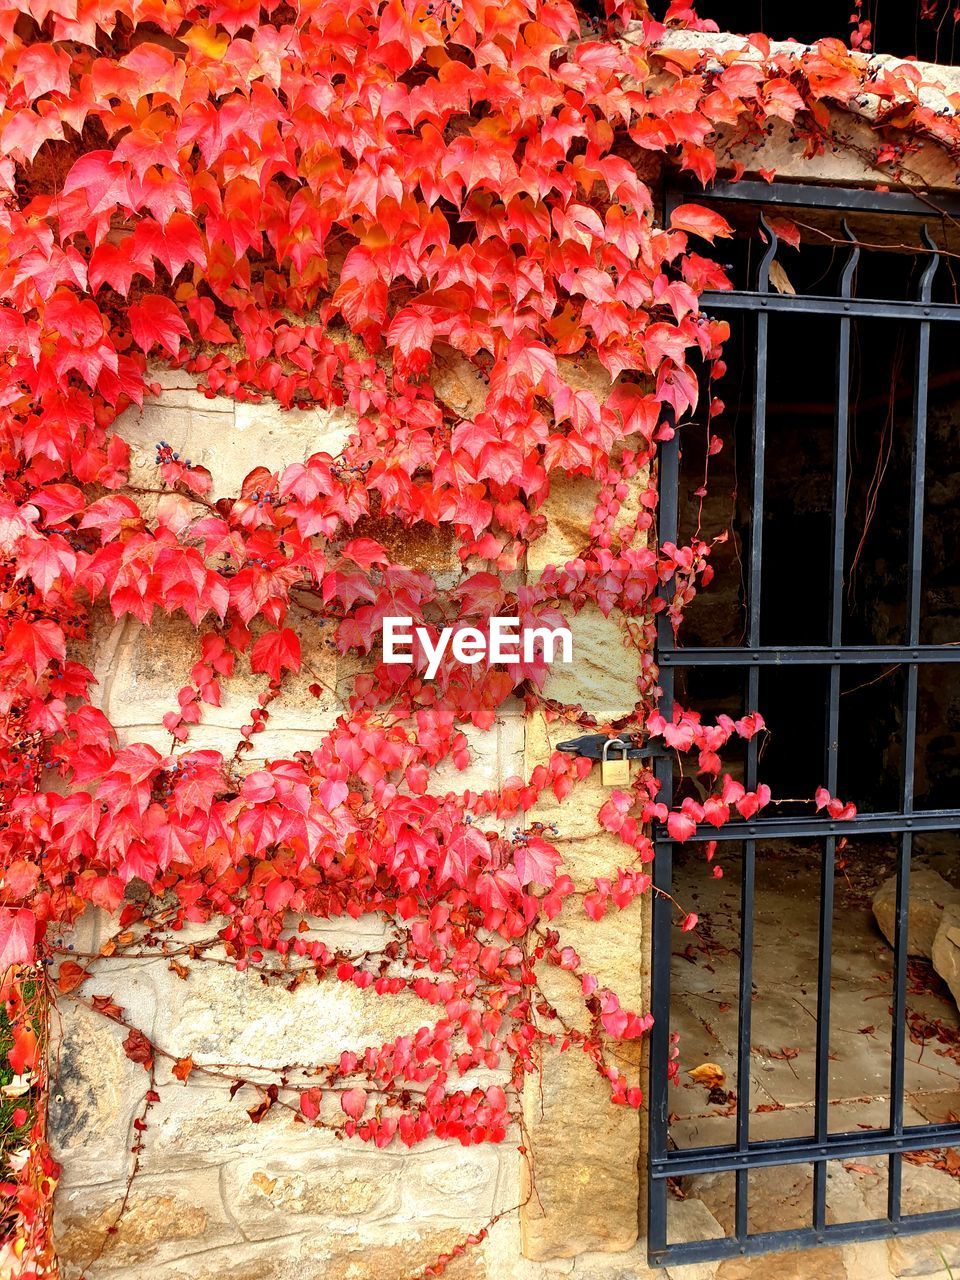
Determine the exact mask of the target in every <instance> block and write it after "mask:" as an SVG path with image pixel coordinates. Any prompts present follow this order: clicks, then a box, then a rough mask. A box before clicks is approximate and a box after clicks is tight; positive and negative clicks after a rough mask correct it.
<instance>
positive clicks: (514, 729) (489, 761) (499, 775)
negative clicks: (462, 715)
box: [430, 704, 525, 795]
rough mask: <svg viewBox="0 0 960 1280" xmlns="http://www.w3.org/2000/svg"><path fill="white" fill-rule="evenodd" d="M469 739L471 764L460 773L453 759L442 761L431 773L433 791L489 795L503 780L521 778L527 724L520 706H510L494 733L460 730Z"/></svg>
mask: <svg viewBox="0 0 960 1280" xmlns="http://www.w3.org/2000/svg"><path fill="white" fill-rule="evenodd" d="M460 728H461V730H462V732H463V734H464V737H465V738H466V739H467V744H468V748H469V751H470V761H469V763H468V765H467V767H466V768H465V769H458V768H457V766H456V764H454V762H453V760H452V759H447V760H443V761H441V762H440V764H438V765H437V766H435V768H433V769H432V770H431V771H430V790H431V792H432V793H433V794H435V795H443V794H444V792H446V791H455V792H463V791H487V790H489V789H490V788H491V787H496V786H497V785H498V783H499V782H500V781H502V780H503V779H504V778H509V777H511V776H513V777H516V776H521V775H522V774H523V770H524V742H525V723H524V719H523V716H522V714H521V712H520V708H519V705H518V704H507V705H506V706H505V708H503V709H502V710H501V713H500V714H499V715H498V716H497V720H496V724H495V725H494V726H493V728H491V729H477V728H475V727H474V726H473V725H469V724H465V725H461V726H460Z"/></svg>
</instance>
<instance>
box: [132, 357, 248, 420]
mask: <svg viewBox="0 0 960 1280" xmlns="http://www.w3.org/2000/svg"><path fill="white" fill-rule="evenodd" d="M147 381H148V382H151V383H153V384H155V385H158V386H159V387H160V395H159V397H158V398H157V399H156V400H154V401H153V403H154V404H161V405H163V407H164V408H165V409H201V410H204V411H206V412H208V413H229V414H232V413H233V411H234V408H235V407H236V401H235V400H233V399H231V397H230V396H208V395H207V394H206V392H204V391H202V390H201V389H200V379H199V378H198V377H197V375H196V374H195V373H188V372H187V370H186V369H172V368H170V366H169V365H165V364H155V363H151V364H150V365H149V367H148V371H147Z"/></svg>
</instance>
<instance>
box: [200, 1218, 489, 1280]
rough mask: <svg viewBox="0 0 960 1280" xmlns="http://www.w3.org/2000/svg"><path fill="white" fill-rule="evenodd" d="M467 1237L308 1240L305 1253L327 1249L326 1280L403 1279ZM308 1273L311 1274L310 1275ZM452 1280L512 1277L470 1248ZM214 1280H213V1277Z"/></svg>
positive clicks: (438, 1232) (443, 1233) (448, 1233)
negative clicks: (351, 1242)
mask: <svg viewBox="0 0 960 1280" xmlns="http://www.w3.org/2000/svg"><path fill="white" fill-rule="evenodd" d="M465 1234H466V1232H465V1231H464V1229H463V1228H462V1227H445V1228H441V1229H435V1228H430V1229H428V1230H426V1231H424V1232H422V1233H419V1234H416V1235H407V1236H406V1237H405V1238H404V1236H403V1234H402V1233H400V1232H397V1236H399V1237H400V1238H399V1239H397V1238H395V1239H394V1240H393V1241H392V1242H390V1243H387V1244H379V1243H371V1242H366V1241H364V1242H362V1243H360V1242H358V1243H356V1244H354V1245H353V1247H350V1245H348V1244H347V1243H346V1242H345V1241H342V1240H340V1239H337V1240H331V1239H330V1238H329V1237H323V1236H321V1237H319V1238H318V1239H317V1240H316V1241H314V1240H313V1239H312V1238H310V1237H308V1239H307V1240H306V1241H305V1250H306V1251H307V1252H308V1253H310V1252H313V1251H314V1250H316V1251H317V1252H321V1251H323V1250H326V1262H325V1267H324V1270H323V1271H321V1272H318V1273H317V1277H318V1280H319V1277H320V1276H322V1277H323V1280H387V1278H388V1277H389V1280H394V1277H395V1278H396V1280H401V1277H406V1276H409V1275H416V1274H418V1273H419V1272H420V1271H421V1270H422V1269H423V1268H424V1267H428V1266H429V1265H430V1264H431V1263H432V1262H435V1261H436V1260H437V1258H438V1257H439V1255H440V1254H442V1253H449V1252H450V1250H451V1249H453V1248H455V1247H456V1246H457V1245H459V1244H462V1243H463V1237H464V1235H465ZM308 1274H309V1273H308ZM444 1274H445V1275H447V1276H449V1277H450V1280H512V1277H511V1276H510V1275H509V1273H508V1274H507V1275H502V1276H501V1275H496V1274H495V1273H493V1272H490V1271H488V1270H487V1267H486V1265H485V1263H484V1256H483V1254H482V1253H481V1252H480V1251H478V1250H475V1249H468V1250H467V1251H466V1253H465V1254H464V1255H463V1256H462V1257H459V1258H457V1259H456V1260H455V1261H454V1262H453V1263H451V1265H450V1266H449V1267H448V1268H447V1271H446V1272H445V1273H444ZM211 1280H212V1278H211Z"/></svg>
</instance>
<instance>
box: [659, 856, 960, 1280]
mask: <svg viewBox="0 0 960 1280" xmlns="http://www.w3.org/2000/svg"><path fill="white" fill-rule="evenodd" d="M820 860H821V852H820V849H819V848H818V847H816V846H815V845H813V844H806V845H805V844H801V843H795V844H792V845H791V846H790V847H789V848H787V847H784V846H783V845H780V846H779V847H774V846H772V845H761V846H759V847H758V850H757V860H756V904H755V912H754V930H755V934H754V938H755V941H754V951H753V999H752V1033H751V1072H750V1077H751V1078H750V1119H749V1129H750V1138H751V1139H770V1138H789V1137H802V1136H805V1135H808V1134H812V1133H813V1132H814V1095H815V1083H814V1082H815V1060H816V1053H815V1049H816V1031H817V964H818V931H819V910H820ZM715 861H716V862H717V863H719V864H720V866H721V867H722V869H723V873H724V874H723V876H722V878H714V876H713V875H712V873H711V871H712V869H711V867H710V866H708V865H707V864H706V862H705V861H704V858H703V855H702V850H701V851H697V850H696V849H695V848H694V847H693V846H687V847H685V848H684V849H683V850H682V851H680V856H679V858H678V861H677V865H676V867H675V877H674V896H675V897H676V899H677V901H678V902H679V903H680V905H681V906H682V908H683V910H684V911H688V910H692V911H695V912H697V914H698V915H699V917H700V922H699V925H698V927H697V929H696V930H695V931H694V932H693V933H682V932H680V931H679V929H677V930H675V931H674V938H673V963H672V987H673V1002H672V1029H673V1030H674V1031H676V1032H678V1033H679V1037H680V1039H679V1049H680V1076H679V1083H678V1086H677V1088H676V1089H674V1090H673V1091H672V1092H671V1102H670V1106H671V1125H670V1141H671V1143H672V1145H675V1146H676V1147H678V1148H689V1147H693V1146H696V1147H700V1146H712V1145H716V1144H725V1143H729V1142H733V1141H734V1140H735V1126H736V1122H737V1106H738V1100H737V1094H736V1088H737V1079H736V1061H737V1039H738V996H737V992H738V982H739V956H740V873H741V861H742V859H741V854H740V850H739V848H731V847H729V846H728V847H726V848H725V846H724V845H723V844H721V845H720V846H719V848H718V854H717V858H716V860H715ZM914 865H915V866H929V867H930V868H931V869H935V870H936V871H937V872H939V873H940V875H942V876H944V877H945V878H946V879H947V880H949V881H952V882H953V883H954V884H955V885H956V884H958V883H960V858H958V857H957V853H956V850H955V849H950V850H942V849H941V850H940V851H933V850H928V851H926V852H924V851H918V852H917V853H916V854H915V863H914ZM893 870H894V850H893V849H892V847H891V846H890V845H889V844H887V845H883V844H881V843H879V842H877V841H866V840H863V841H859V842H857V843H855V842H854V841H852V840H851V841H850V842H849V845H847V846H846V847H845V848H842V849H841V850H840V851H839V853H838V869H837V875H836V880H835V912H834V917H833V960H832V978H831V991H832V995H831V1001H832V1016H831V1020H830V1050H829V1056H830V1089H829V1121H828V1127H829V1130H830V1132H834V1133H835V1132H856V1131H858V1130H864V1131H868V1130H870V1129H875V1128H884V1127H886V1126H887V1124H888V1123H889V1114H890V1069H891V1060H892V1054H891V1019H892V1013H891V1003H892V998H891V997H892V967H893V949H892V947H891V946H890V945H889V944H888V943H887V941H886V939H885V938H884V936H883V934H882V933H881V931H880V929H879V928H878V926H877V923H876V921H875V918H874V913H873V910H872V908H871V902H872V899H873V896H874V894H875V892H876V890H877V888H878V887H879V886H880V885H881V884H882V883H883V882H884V881H885V880H886V879H887V878H888V877H889V876H890V875H891V873H892V872H893ZM911 918H912V917H911ZM907 985H908V999H907V1028H906V1069H905V1086H904V1123H905V1124H906V1125H908V1126H909V1125H918V1124H925V1123H931V1122H943V1121H948V1120H949V1121H953V1120H956V1119H957V1118H958V1117H960V1015H958V1011H957V1005H956V1003H955V1001H954V999H953V997H952V996H951V993H950V990H949V989H948V987H947V986H946V985H945V984H944V983H943V981H942V980H941V979H940V978H939V977H938V975H937V973H936V972H935V970H934V969H933V966H932V964H931V963H930V961H929V960H925V959H922V958H919V957H917V958H915V957H911V958H910V960H909V969H908V984H907ZM703 1067H715V1068H719V1072H718V1071H711V1070H706V1071H703V1070H698V1068H703ZM691 1072H693V1073H695V1074H694V1075H693V1076H691V1074H690V1073H691ZM720 1072H722V1073H723V1075H722V1078H721V1077H720V1074H719V1073H720ZM831 1163H832V1164H834V1165H835V1166H836V1167H832V1168H831V1169H830V1170H829V1171H828V1184H827V1185H828V1191H827V1221H828V1222H837V1223H839V1222H854V1221H860V1220H864V1219H872V1218H878V1217H883V1216H885V1213H886V1197H887V1176H888V1174H887V1161H886V1158H882V1159H879V1158H857V1159H849V1160H843V1161H835V1162H831ZM902 1181H903V1207H902V1212H903V1213H904V1214H909V1213H925V1212H933V1211H937V1210H942V1209H960V1151H956V1150H953V1149H944V1150H941V1151H937V1152H925V1153H919V1154H917V1155H911V1156H908V1157H906V1158H905V1159H904V1164H903V1180H902ZM671 1192H672V1195H671V1205H670V1208H671V1242H677V1241H680V1240H683V1239H688V1238H697V1237H698V1236H699V1237H702V1236H703V1235H704V1234H720V1232H721V1231H722V1233H723V1234H725V1235H726V1234H732V1233H733V1214H734V1176H733V1175H732V1174H714V1175H704V1176H699V1177H695V1178H688V1179H685V1180H684V1181H683V1183H682V1185H678V1186H676V1187H671ZM812 1194H813V1169H812V1166H810V1165H796V1166H793V1167H787V1168H784V1167H778V1168H771V1169H764V1170H758V1171H755V1172H754V1173H752V1174H751V1177H750V1184H749V1215H748V1216H749V1230H750V1231H751V1232H761V1231H769V1230H780V1229H788V1228H793V1227H804V1226H809V1225H810V1224H811V1216H812ZM698 1202H699V1203H698ZM701 1206H702V1207H701ZM704 1207H705V1209H706V1210H707V1211H709V1212H708V1213H704ZM711 1220H712V1221H711ZM718 1226H719V1230H718ZM896 1247H897V1249H899V1250H900V1252H901V1253H902V1254H903V1257H902V1258H901V1259H900V1263H899V1264H898V1265H897V1266H896V1267H892V1268H891V1269H892V1270H893V1273H894V1274H902V1275H935V1274H939V1275H943V1276H947V1275H948V1274H950V1273H949V1272H948V1271H947V1269H946V1267H947V1266H952V1267H957V1266H960V1232H953V1233H940V1234H939V1235H937V1236H924V1237H922V1238H919V1237H918V1238H912V1239H907V1238H904V1239H901V1240H900V1241H898V1242H896ZM830 1252H832V1251H831V1250H821V1251H818V1254H817V1255H799V1256H801V1257H803V1256H808V1257H810V1258H813V1257H815V1256H817V1257H819V1255H820V1254H824V1253H826V1254H829V1253H830ZM758 1261H762V1260H758ZM892 1261H893V1260H892ZM750 1274H753V1272H752V1271H751V1273H750ZM757 1274H760V1272H758V1273H757ZM769 1274H779V1273H778V1272H775V1271H771V1272H769ZM802 1274H803V1275H804V1276H805V1277H806V1276H808V1275H809V1276H816V1275H819V1274H821V1272H820V1271H819V1270H816V1269H815V1270H807V1271H804V1272H803V1273H802ZM822 1274H824V1275H830V1274H831V1272H830V1271H829V1269H827V1270H826V1271H825V1272H823V1273H822Z"/></svg>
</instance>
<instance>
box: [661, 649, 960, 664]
mask: <svg viewBox="0 0 960 1280" xmlns="http://www.w3.org/2000/svg"><path fill="white" fill-rule="evenodd" d="M657 662H658V663H660V664H661V665H664V666H666V665H667V664H669V665H670V666H671V667H751V666H754V665H755V664H756V665H759V666H767V667H781V666H783V667H786V666H791V665H793V664H804V665H807V666H811V665H813V666H815V665H817V664H818V663H821V664H822V665H823V666H835V665H837V664H838V663H839V664H840V665H842V666H849V665H853V666H856V665H864V664H868V663H876V664H878V665H881V666H882V665H883V664H884V663H889V662H903V663H914V662H921V663H922V662H930V663H937V662H960V644H957V645H951V644H919V645H895V644H886V645H862V646H860V647H859V648H853V647H850V648H844V647H843V646H839V647H834V646H831V645H809V646H807V647H806V648H803V647H797V646H792V645H788V646H785V647H783V648H780V649H778V648H774V647H772V646H762V647H760V648H757V649H745V648H741V649H735V648H732V647H731V648H729V649H723V648H717V649H695V648H691V649H661V650H659V652H658V653H657Z"/></svg>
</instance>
